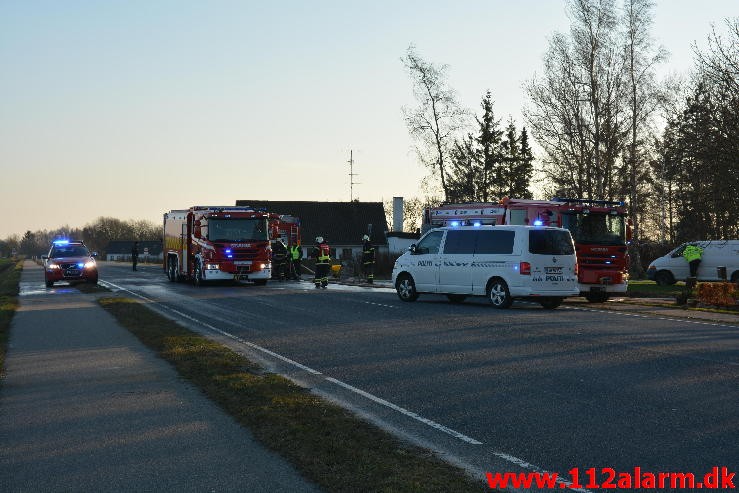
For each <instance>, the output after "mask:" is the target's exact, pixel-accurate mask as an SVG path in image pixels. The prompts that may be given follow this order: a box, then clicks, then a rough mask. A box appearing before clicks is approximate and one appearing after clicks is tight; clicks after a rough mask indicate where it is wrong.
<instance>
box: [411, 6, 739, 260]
mask: <svg viewBox="0 0 739 493" xmlns="http://www.w3.org/2000/svg"><path fill="white" fill-rule="evenodd" d="M653 6H654V5H653V2H652V1H651V0H622V1H621V2H620V3H619V4H617V3H616V1H615V0H568V1H567V3H566V9H567V13H568V17H569V19H570V29H569V32H565V33H555V34H554V35H553V36H552V37H551V38H550V40H549V43H548V46H547V48H546V52H545V54H544V57H543V60H544V62H543V63H544V66H543V67H542V69H541V70H540V71H538V73H537V75H535V76H533V77H532V78H531V79H530V80H529V81H527V82H526V83H525V84H524V87H523V90H524V93H525V95H526V97H527V104H526V107H525V108H524V111H523V114H524V120H525V125H524V126H522V128H521V130H520V131H519V130H518V126H517V124H516V123H515V122H514V121H513V120H512V119H510V120H509V122H508V124H507V125H506V127H505V128H502V127H501V125H500V121H499V120H497V119H496V118H495V115H494V111H493V96H492V93H491V91H489V90H488V91H487V92H485V94H484V95H483V97H482V101H481V105H480V107H481V110H480V111H479V112H478V114H477V115H471V112H470V111H469V110H465V109H463V108H462V107H461V105H460V104H459V102H458V100H457V97H456V94H455V92H454V90H453V88H451V87H450V86H449V85H448V82H447V78H446V74H447V71H448V66H446V65H437V64H434V63H431V62H428V61H426V60H424V59H423V58H422V57H421V56H420V55H419V54H418V53H417V51H416V48H415V47H414V46H411V47H409V48H408V50H407V52H406V55H405V56H404V57H403V58H402V61H403V63H404V66H405V68H406V70H407V72H408V74H409V76H410V79H411V82H412V86H413V91H414V96H415V101H416V105H415V106H414V107H412V108H403V114H404V117H405V121H406V125H407V128H408V131H409V133H410V135H411V137H412V138H413V140H414V143H415V148H416V152H417V155H418V158H419V161H420V162H421V163H422V164H424V165H425V166H427V167H428V169H429V170H430V174H429V177H428V178H427V181H429V182H430V183H435V184H437V185H438V186H437V188H436V189H437V190H438V192H436V193H434V192H433V187H429V186H426V189H425V190H424V192H425V194H426V196H425V200H423V201H424V202H427V203H429V204H432V205H433V204H434V203H438V202H470V201H484V202H487V201H497V200H498V199H500V198H502V197H503V196H505V195H508V196H511V197H517V198H532V197H533V194H532V192H531V189H532V185H533V184H534V183H533V179H534V176H535V175H536V174H538V175H539V176H540V177H541V180H540V192H541V193H542V195H543V196H542V197H539V198H550V197H553V196H569V197H578V198H585V199H593V200H624V201H625V202H626V203H627V204H628V206H629V212H630V218H631V220H632V223H633V238H634V241H633V245H634V247H633V251H632V257H634V260H635V262H636V264H637V265H638V264H639V263H640V262H639V255H640V246H641V245H642V244H644V243H650V242H659V243H662V244H664V245H675V244H677V243H680V242H683V241H690V240H697V239H720V238H737V237H739V218H738V217H737V215H739V193H737V191H738V190H739V18H733V19H726V20H725V21H724V27H725V28H726V29H725V31H727V34H723V35H721V34H719V32H718V31H716V29H715V28H714V30H713V31H712V32H711V33H710V34H709V35H708V41H709V43H708V47H707V49H706V50H703V51H701V50H699V49H698V48H697V47H694V62H695V63H694V68H693V70H692V73H691V74H689V77H687V78H685V79H683V80H680V79H676V78H673V79H667V80H664V81H659V80H657V75H656V73H657V68H658V67H659V66H660V65H661V64H664V63H666V61H667V60H668V53H667V51H666V50H665V49H664V48H663V47H660V46H656V44H655V42H654V40H653V39H652V37H651V28H652V22H653V13H652V11H653ZM529 132H530V137H531V139H530V137H529ZM531 141H533V142H535V145H536V147H537V150H538V152H537V159H536V160H535V159H534V156H533V152H532V150H531V146H532V142H531ZM429 190H431V192H429Z"/></svg>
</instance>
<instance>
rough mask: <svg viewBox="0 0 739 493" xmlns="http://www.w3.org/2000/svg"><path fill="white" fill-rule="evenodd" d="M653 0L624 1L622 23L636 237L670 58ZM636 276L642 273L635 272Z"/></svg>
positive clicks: (629, 187) (629, 189)
mask: <svg viewBox="0 0 739 493" xmlns="http://www.w3.org/2000/svg"><path fill="white" fill-rule="evenodd" d="M653 6H654V3H653V2H652V0H624V8H623V17H622V25H623V27H624V58H625V61H626V63H625V70H626V80H627V87H628V90H627V91H626V94H627V102H628V108H629V110H628V112H629V129H630V142H629V145H628V148H627V158H626V159H625V166H624V168H625V171H626V173H625V177H626V178H627V180H625V184H624V192H625V194H626V195H627V196H628V197H629V209H630V211H631V219H632V221H633V240H634V243H635V244H636V245H637V247H638V245H639V244H640V240H641V220H640V218H641V216H642V214H644V213H645V210H646V207H645V205H646V204H645V203H644V201H642V197H645V196H647V194H648V192H649V190H648V189H647V188H646V187H647V185H648V183H649V182H650V181H651V180H650V176H649V170H650V167H649V166H647V163H648V161H649V155H648V154H649V152H648V146H649V143H650V141H651V140H653V139H652V138H651V137H652V136H653V135H652V134H653V132H652V126H651V125H650V124H651V123H652V122H653V121H654V115H655V113H656V112H657V110H658V109H659V107H660V104H661V101H662V100H663V99H664V98H663V96H662V91H661V90H660V89H659V87H658V85H657V83H656V81H655V73H654V68H655V66H656V65H657V64H659V63H661V62H663V61H664V60H666V58H667V52H666V50H665V49H664V48H661V47H660V48H657V49H655V48H654V43H653V40H652V37H651V35H650V28H651V25H652V8H653ZM631 258H632V260H633V262H632V265H633V266H634V267H635V268H637V269H640V268H641V259H640V258H639V249H638V248H633V249H632V255H631ZM635 274H636V275H640V274H642V273H641V272H635Z"/></svg>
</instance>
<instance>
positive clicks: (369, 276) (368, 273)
mask: <svg viewBox="0 0 739 493" xmlns="http://www.w3.org/2000/svg"><path fill="white" fill-rule="evenodd" d="M362 242H363V246H362V275H363V276H364V279H365V280H366V281H367V282H368V283H369V284H372V283H373V282H374V280H375V247H373V246H372V242H370V237H369V235H364V236H363V237H362Z"/></svg>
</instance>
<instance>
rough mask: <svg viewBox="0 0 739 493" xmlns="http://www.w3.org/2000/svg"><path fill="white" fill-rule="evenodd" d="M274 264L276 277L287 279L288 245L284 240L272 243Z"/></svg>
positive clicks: (282, 279)
mask: <svg viewBox="0 0 739 493" xmlns="http://www.w3.org/2000/svg"><path fill="white" fill-rule="evenodd" d="M272 265H273V267H274V276H273V277H274V278H275V279H279V280H280V281H284V280H285V267H287V247H286V246H285V244H284V243H283V242H282V240H277V241H275V242H274V243H273V244H272Z"/></svg>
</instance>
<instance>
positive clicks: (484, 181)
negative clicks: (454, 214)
mask: <svg viewBox="0 0 739 493" xmlns="http://www.w3.org/2000/svg"><path fill="white" fill-rule="evenodd" d="M480 106H481V107H482V117H480V118H478V117H475V120H476V122H477V134H476V135H473V134H468V135H467V137H466V138H465V139H464V140H462V141H461V142H460V141H456V142H455V144H454V147H453V150H452V152H451V161H452V165H451V166H450V171H449V178H448V180H447V181H448V185H449V193H448V196H447V200H448V201H451V202H490V201H495V200H497V199H498V198H499V197H500V196H501V195H500V194H501V192H503V191H504V190H505V186H504V185H503V182H504V180H506V179H507V173H506V170H505V169H504V166H505V160H504V156H503V152H502V148H501V143H502V136H503V131H502V130H500V129H499V124H500V123H499V122H498V121H496V120H495V114H494V111H493V97H492V95H491V93H490V91H487V92H486V93H485V96H483V98H482V102H481V103H480Z"/></svg>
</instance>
